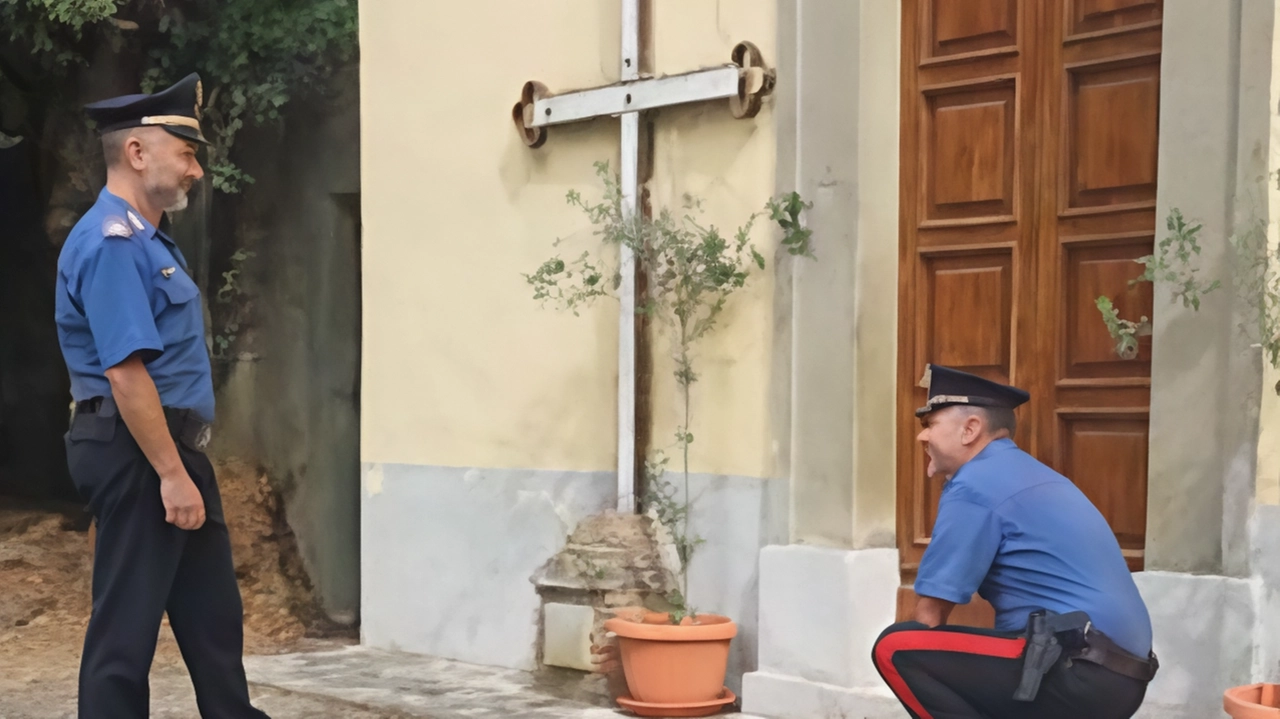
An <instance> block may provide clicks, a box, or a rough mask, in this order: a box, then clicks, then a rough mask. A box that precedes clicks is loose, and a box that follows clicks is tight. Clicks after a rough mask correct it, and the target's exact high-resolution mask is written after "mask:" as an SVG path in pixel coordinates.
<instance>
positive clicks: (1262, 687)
mask: <svg viewBox="0 0 1280 719" xmlns="http://www.w3.org/2000/svg"><path fill="white" fill-rule="evenodd" d="M1222 708H1223V709H1226V710H1227V713H1228V714H1230V715H1231V717H1232V719H1280V685H1278V684H1250V685H1249V686H1243V687H1232V688H1230V689H1228V690H1227V691H1226V693H1225V694H1223V696H1222Z"/></svg>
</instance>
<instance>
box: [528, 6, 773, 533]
mask: <svg viewBox="0 0 1280 719" xmlns="http://www.w3.org/2000/svg"><path fill="white" fill-rule="evenodd" d="M642 1H643V0H622V64H621V71H622V75H621V80H620V81H619V82H617V83H614V84H612V85H605V86H602V87H594V88H588V89H585V90H575V91H572V92H564V93H560V94H555V93H552V92H550V91H549V90H548V89H547V86H546V85H544V84H542V83H540V82H537V81H533V80H531V81H529V82H526V83H525V84H524V87H523V89H522V90H521V92H520V101H519V102H517V103H516V104H515V107H514V108H513V109H512V111H511V116H512V120H513V121H514V122H515V126H516V131H517V132H518V133H519V134H520V137H521V139H522V140H523V141H524V143H525V144H526V145H527V146H529V147H531V148H538V147H541V146H542V145H543V144H544V143H545V142H546V141H547V135H548V128H550V127H552V126H554V125H563V124H567V123H571V122H584V121H588V120H593V119H596V118H599V117H617V118H620V120H621V122H622V133H621V136H622V139H621V143H620V144H621V159H620V165H621V167H620V172H619V181H620V185H621V188H620V189H621V191H622V208H623V213H624V214H625V215H626V216H627V217H634V216H635V214H636V213H637V212H639V201H640V192H639V189H640V187H639V186H640V115H641V113H644V112H645V111H648V110H659V109H662V108H664V107H673V106H676V105H688V104H692V103H699V102H710V101H713V100H726V99H727V100H728V101H729V110H730V112H731V113H732V115H733V117H735V118H738V119H743V118H750V117H755V116H756V114H757V113H758V112H760V107H761V105H762V104H763V101H764V98H765V97H766V96H767V95H769V94H771V93H772V92H773V88H774V83H775V81H776V74H775V72H774V70H772V69H770V68H768V67H766V66H765V64H764V58H763V57H762V56H761V54H760V51H759V49H758V48H756V46H755V45H754V44H752V43H750V42H740V43H738V44H737V45H736V46H734V48H733V51H732V52H731V53H730V62H729V63H728V64H725V65H721V66H718V67H712V68H706V69H702V70H695V71H692V72H686V73H681V74H678V75H666V76H662V77H655V76H653V75H651V74H648V73H642V72H641V69H640V60H641V53H640V47H641V29H640V28H641V18H640V16H641V2H642ZM621 253H622V256H621V257H620V258H619V259H620V265H621V275H622V284H621V285H620V286H619V288H618V297H619V300H620V305H621V306H620V307H619V310H618V312H619V315H618V486H617V490H618V501H617V507H618V511H619V512H634V511H635V509H636V503H635V487H636V484H635V480H636V313H635V306H636V276H635V275H636V272H635V257H634V255H633V254H632V253H631V251H630V250H628V249H627V248H625V247H624V248H621Z"/></svg>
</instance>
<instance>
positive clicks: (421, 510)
mask: <svg viewBox="0 0 1280 719" xmlns="http://www.w3.org/2000/svg"><path fill="white" fill-rule="evenodd" d="M362 474H363V479H362V491H361V498H362V501H361V567H362V570H363V582H362V596H361V607H362V610H363V623H362V633H363V641H364V643H365V644H367V645H369V646H372V647H377V648H384V649H398V650H403V651H409V652H415V653H421V654H430V655H433V656H438V657H443V658H447V659H457V660H462V661H467V662H472V663H475V664H485V665H493V666H501V667H509V668H513V669H525V670H532V669H534V668H535V664H536V657H537V646H536V645H537V637H538V621H539V616H538V613H539V609H540V601H539V598H538V595H537V592H536V591H535V587H534V584H533V582H532V581H531V578H532V577H533V575H534V573H535V572H536V571H537V569H538V568H539V567H541V566H542V565H543V564H544V563H545V562H546V561H547V560H548V559H549V558H551V557H552V556H553V555H555V554H556V553H557V552H559V551H560V550H561V549H562V548H563V547H564V544H565V541H566V539H567V538H568V535H569V534H570V532H572V531H573V528H574V527H575V526H576V525H577V524H578V522H580V521H581V520H582V519H584V518H585V517H587V516H590V515H592V514H595V513H598V512H602V511H605V510H607V509H610V508H612V507H613V506H614V491H615V490H614V475H613V473H611V472H554V471H534V470H510V469H474V468H473V469H467V468H456V467H432V466H416V465H403V464H368V463H366V464H365V465H364V468H363V473H362ZM681 484H683V482H681ZM785 492H786V485H785V483H784V482H780V481H773V480H761V479H748V478H739V477H711V476H706V475H695V476H692V477H691V478H690V493H691V494H692V495H693V520H692V523H691V528H690V531H691V533H693V534H696V535H700V536H702V537H703V538H704V539H705V540H706V543H705V544H703V545H702V546H700V547H699V548H698V549H697V551H696V553H695V555H694V560H693V562H692V564H691V566H690V572H689V574H690V580H689V582H690V590H689V595H690V598H691V600H692V602H693V604H694V605H695V606H696V607H697V608H698V609H699V610H700V611H704V612H714V613H719V614H726V615H728V616H730V617H732V618H733V619H734V620H735V621H736V622H738V625H739V633H738V637H737V638H736V639H735V640H734V642H733V649H732V655H731V657H730V667H729V674H730V676H729V679H728V682H727V683H728V684H729V686H730V688H732V689H734V690H735V691H737V690H738V689H739V688H740V686H741V675H742V673H743V672H746V671H750V670H751V669H753V668H754V666H755V658H756V605H757V597H758V596H759V588H758V585H757V581H758V571H757V564H758V558H759V554H760V549H761V548H762V547H764V546H765V545H766V544H768V543H769V542H770V541H778V539H779V537H780V536H782V535H783V534H784V533H785V513H784V510H778V508H782V507H785V506H786V495H785ZM775 510H777V511H775Z"/></svg>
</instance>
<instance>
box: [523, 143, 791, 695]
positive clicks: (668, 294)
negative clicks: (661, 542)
mask: <svg viewBox="0 0 1280 719" xmlns="http://www.w3.org/2000/svg"><path fill="white" fill-rule="evenodd" d="M596 170H597V174H598V175H599V177H600V179H601V180H602V182H603V183H604V196H603V199H602V200H601V201H600V202H599V203H595V204H593V203H589V202H587V201H586V200H584V199H583V197H582V195H581V194H580V193H578V192H576V191H571V192H569V194H568V201H569V203H570V204H571V205H573V206H575V207H578V208H579V209H581V210H582V211H583V212H584V213H585V214H586V215H587V217H588V218H589V219H590V221H591V223H592V224H593V225H595V227H596V235H597V236H599V237H600V239H601V244H600V247H601V249H605V250H607V251H608V252H607V253H604V254H601V255H593V254H592V253H591V252H590V251H587V252H584V253H582V254H581V255H580V256H578V257H577V258H576V259H570V260H566V259H563V258H561V257H559V256H556V257H552V258H551V259H549V260H547V261H546V262H544V263H542V265H541V266H540V267H539V268H538V269H537V270H536V271H535V272H533V273H532V274H528V275H525V279H526V280H527V281H528V282H529V284H530V285H531V286H532V287H533V289H534V299H536V300H540V301H543V302H546V303H551V304H553V305H555V306H557V307H559V308H562V309H568V310H571V311H573V312H574V313H575V314H577V311H578V309H579V308H580V307H583V306H586V305H589V304H590V303H592V302H593V301H594V300H596V299H598V298H600V297H612V296H615V292H616V290H617V288H618V287H619V286H620V284H621V274H620V273H619V270H618V269H617V263H616V261H614V260H613V259H611V257H612V253H613V252H614V251H616V250H618V249H619V248H626V249H628V250H630V251H631V252H632V253H633V254H634V256H635V263H636V270H637V272H638V273H639V275H640V277H641V278H642V281H640V282H638V283H637V285H638V286H639V287H641V288H643V290H642V291H641V292H639V293H638V296H637V297H636V313H637V314H638V315H641V316H644V317H648V318H651V319H655V320H657V321H659V322H660V323H661V324H662V326H663V327H664V328H665V329H666V330H667V331H668V332H669V333H670V335H671V342H672V348H673V354H674V357H673V360H674V363H675V378H676V388H677V395H678V396H677V397H676V398H675V399H676V401H677V402H678V407H679V410H680V412H681V424H680V426H679V427H677V429H676V433H675V442H674V445H673V446H672V449H673V451H674V452H675V453H676V454H677V455H678V457H679V459H680V469H681V476H682V478H683V487H678V486H676V485H675V484H673V483H672V482H671V481H669V480H668V479H667V471H666V470H667V465H668V462H669V457H668V455H667V454H666V453H665V452H661V451H659V452H656V453H654V454H653V456H651V457H650V458H649V459H648V460H647V461H646V462H645V480H646V490H645V492H644V494H643V496H642V497H641V500H642V507H643V508H644V510H645V512H646V513H647V514H648V515H649V516H650V517H652V518H653V519H655V520H656V521H657V523H658V524H659V525H660V526H662V527H665V528H666V531H668V532H670V535H671V537H670V539H671V544H672V545H673V546H674V548H675V551H676V553H677V554H678V559H679V567H680V572H679V577H678V584H679V588H678V589H677V590H676V591H673V592H670V593H669V594H668V595H667V596H666V597H665V599H666V601H667V602H668V603H669V605H670V611H667V612H646V611H643V610H633V611H626V612H619V613H618V615H617V616H615V617H614V618H613V619H610V620H608V621H607V622H606V624H605V627H606V629H607V630H608V631H610V632H612V633H614V634H616V635H617V637H618V647H619V653H620V655H621V662H622V666H623V671H624V673H625V675H626V680H627V687H628V689H629V691H630V693H631V696H630V697H620V698H619V699H618V701H619V703H620V704H622V705H623V706H624V707H626V708H628V709H631V710H632V711H634V712H635V713H637V714H640V715H642V716H706V715H709V714H714V713H715V712H717V711H719V710H720V709H721V708H723V706H725V705H726V704H729V703H732V702H733V701H734V700H735V699H736V698H735V697H734V696H733V694H732V693H731V692H729V691H728V689H727V688H725V686H724V677H725V672H726V667H727V662H728V658H729V644H730V642H731V641H732V639H733V637H734V636H735V635H736V633H737V625H736V624H735V623H734V622H733V621H732V620H731V619H729V618H728V617H724V616H721V615H717V614H703V613H699V612H697V611H696V610H694V609H693V608H692V606H691V605H690V603H689V601H688V597H689V592H688V589H689V560H690V559H691V557H692V555H693V551H694V549H695V547H697V545H698V544H700V543H701V542H702V540H701V539H700V538H698V537H696V536H691V535H690V533H689V514H690V511H689V510H690V501H689V497H690V495H689V447H690V445H691V444H693V441H694V437H693V433H692V432H691V430H690V427H691V422H690V419H691V402H690V388H691V387H692V385H693V383H694V382H696V381H697V379H698V374H697V372H695V370H694V355H693V348H694V347H695V345H696V344H697V343H698V342H699V341H700V340H702V339H704V338H706V337H707V336H708V335H710V334H711V333H712V332H713V331H714V330H715V328H716V326H717V322H718V320H719V318H720V315H721V312H722V311H723V310H724V308H725V305H726V303H727V302H728V300H729V298H730V297H731V296H732V295H733V293H734V292H736V291H737V290H739V289H741V288H743V287H745V286H746V284H747V281H748V280H749V279H750V277H751V275H752V273H753V272H754V271H756V270H761V271H763V270H764V269H765V266H766V261H765V258H764V256H763V255H761V254H760V253H759V252H758V251H757V250H756V248H755V246H754V245H753V244H752V242H751V234H752V231H753V229H754V227H755V223H756V221H757V220H758V219H759V218H760V217H762V216H766V215H767V216H768V218H769V219H770V220H772V221H774V222H776V223H777V224H778V225H779V226H780V227H781V228H782V231H783V236H782V238H781V247H782V249H784V250H785V251H786V252H787V253H788V254H789V255H791V256H800V257H810V258H811V257H813V252H812V250H811V248H810V243H809V240H810V232H809V230H808V229H806V228H805V227H804V224H803V222H802V221H801V217H800V215H801V213H802V212H803V211H804V210H805V209H807V208H808V207H809V205H808V204H806V203H805V202H804V201H803V200H802V199H801V198H800V196H799V195H798V194H796V193H794V192H793V193H789V194H787V195H784V196H782V197H780V198H773V199H770V200H769V201H768V202H767V203H766V204H765V206H764V208H763V209H762V210H760V211H758V212H756V213H753V214H752V215H751V216H750V217H748V218H747V220H746V222H745V223H744V224H743V225H742V226H741V227H739V228H738V229H737V231H736V232H735V233H734V234H733V235H732V236H725V235H722V234H721V232H720V231H719V230H718V229H716V228H715V227H714V226H704V225H703V224H701V223H700V222H699V221H698V218H697V216H698V214H699V213H700V212H701V207H700V203H699V202H698V201H696V200H694V199H693V198H691V197H689V196H688V195H686V196H685V203H684V207H683V211H682V212H680V213H679V214H676V213H673V212H671V211H670V210H666V209H664V210H662V211H661V212H660V213H658V215H657V217H655V218H646V217H642V216H639V215H636V216H628V213H625V212H624V211H623V203H622V192H621V188H620V185H619V183H618V181H617V180H616V179H615V178H614V176H613V175H612V174H611V173H610V172H609V166H608V163H597V164H596ZM559 242H560V241H559V240H557V242H556V244H557V245H558V244H559Z"/></svg>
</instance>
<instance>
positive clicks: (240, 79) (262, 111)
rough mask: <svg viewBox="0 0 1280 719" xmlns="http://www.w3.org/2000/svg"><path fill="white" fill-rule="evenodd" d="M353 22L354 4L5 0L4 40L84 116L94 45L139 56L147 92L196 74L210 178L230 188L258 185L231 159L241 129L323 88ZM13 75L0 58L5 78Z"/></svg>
mask: <svg viewBox="0 0 1280 719" xmlns="http://www.w3.org/2000/svg"><path fill="white" fill-rule="evenodd" d="M357 23H358V18H357V7H356V0H0V36H3V35H6V34H7V36H8V40H9V42H10V43H11V44H13V45H14V46H15V47H25V48H27V49H28V50H29V51H30V54H31V56H32V57H33V58H34V59H35V60H36V62H37V64H38V65H39V67H40V68H41V69H42V73H41V76H39V77H38V78H34V80H33V81H32V82H28V83H27V84H35V85H38V86H40V87H41V88H46V89H45V90H42V92H45V93H46V94H48V95H49V96H50V98H49V101H50V103H51V104H52V105H53V106H54V109H55V111H56V112H57V113H60V114H63V115H66V116H75V117H77V118H78V117H79V107H78V103H76V102H72V95H73V94H74V93H72V92H71V91H70V90H71V88H70V87H69V85H70V83H72V82H73V81H74V76H73V74H72V72H73V69H74V68H77V67H83V66H86V65H87V64H88V62H87V60H86V58H87V57H88V56H89V54H90V53H91V52H92V50H93V48H94V47H95V44H94V43H95V42H99V41H104V42H107V43H109V44H110V48H111V49H112V50H113V51H115V52H117V53H129V54H132V55H134V56H141V59H142V60H143V64H144V67H145V68H146V69H145V72H144V73H143V77H142V83H141V84H142V90H143V91H144V92H151V91H154V90H155V89H157V88H159V87H162V86H164V85H167V84H169V83H171V82H173V81H175V80H177V79H179V78H180V77H182V76H185V75H186V74H188V73H191V72H199V73H200V75H201V78H202V79H203V80H204V85H205V95H204V98H203V99H204V111H205V113H206V117H205V122H206V131H207V132H208V134H209V136H210V138H209V139H210V140H211V141H212V142H213V146H212V147H211V148H210V149H209V153H210V155H209V161H208V163H207V164H208V170H209V176H210V182H211V184H212V185H213V186H214V188H215V189H217V190H219V191H222V192H227V193H234V192H239V191H240V190H241V189H242V188H243V186H244V185H245V184H248V183H251V182H253V178H252V177H250V176H249V175H248V174H247V173H245V172H244V170H243V169H241V168H240V167H239V166H238V165H237V163H236V162H235V159H234V155H235V146H236V139H237V136H238V134H239V133H240V131H241V130H243V129H245V128H246V127H255V126H257V127H265V126H268V125H270V124H272V123H276V122H278V121H279V120H280V119H281V117H282V110H283V108H284V106H285V105H286V104H287V103H289V102H290V101H291V100H293V99H294V98H296V97H299V96H304V95H308V94H316V93H320V92H323V91H324V89H325V87H326V85H325V83H326V81H327V79H328V78H329V77H330V76H331V75H332V74H333V73H334V72H335V70H336V69H337V68H338V67H340V66H341V65H343V64H345V63H347V62H349V61H350V60H352V59H353V58H354V57H355V55H356V52H357V49H358V24H357ZM11 74H16V73H12V72H10V71H8V70H6V68H5V66H4V65H3V64H2V63H0V81H4V80H9V81H12V82H16V81H17V78H16V77H9V76H10V75H11ZM29 80H32V79H30V78H29Z"/></svg>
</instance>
